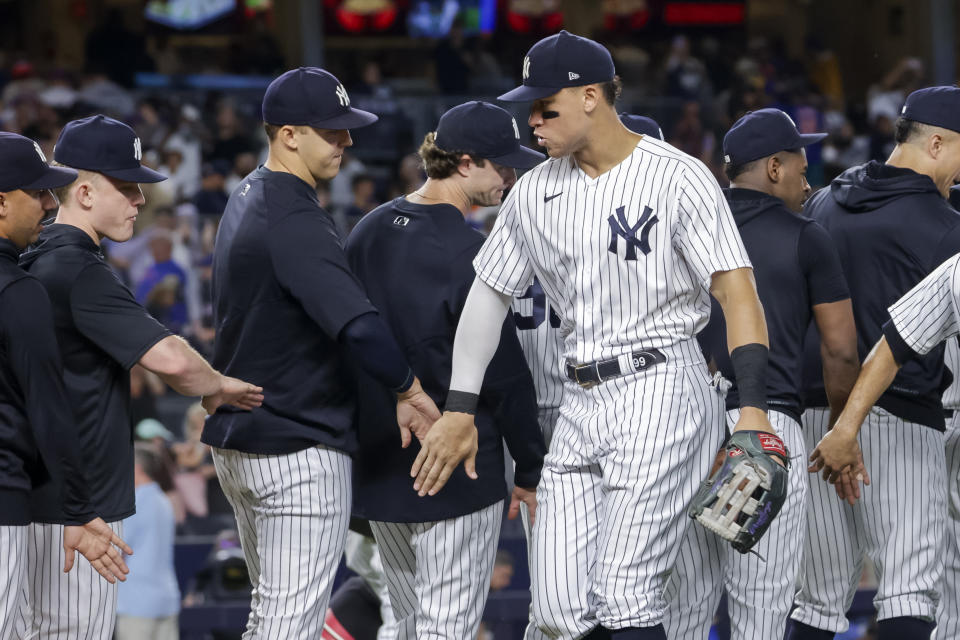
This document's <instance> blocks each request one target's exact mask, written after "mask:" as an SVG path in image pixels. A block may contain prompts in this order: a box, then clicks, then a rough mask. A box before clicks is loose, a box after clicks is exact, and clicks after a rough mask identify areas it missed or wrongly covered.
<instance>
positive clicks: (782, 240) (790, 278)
mask: <svg viewBox="0 0 960 640" xmlns="http://www.w3.org/2000/svg"><path fill="white" fill-rule="evenodd" d="M724 194H725V195H726V198H727V202H729V203H730V211H731V212H732V213H733V219H734V221H735V222H736V223H737V228H738V229H739V230H740V236H741V237H742V238H743V244H744V246H745V247H746V248H747V253H748V254H749V255H750V262H751V263H752V264H753V274H754V279H755V280H756V282H757V294H758V295H759V297H760V302H761V303H762V304H763V313H764V316H765V317H766V320H767V334H768V335H769V338H770V363H769V367H768V368H767V404H768V405H769V407H770V409H772V410H776V411H781V412H783V413H786V414H787V415H789V416H791V417H792V418H794V419H796V420H797V421H798V422H799V420H800V413H801V412H802V408H801V403H800V389H801V372H802V367H801V360H802V357H803V342H804V338H805V336H806V332H807V326H808V325H809V324H810V320H811V317H812V310H811V307H812V306H814V305H818V304H825V303H830V302H837V301H839V300H846V299H847V298H849V297H850V292H849V290H848V289H847V282H846V279H845V278H844V276H843V271H842V269H841V267H840V258H839V256H838V255H837V250H836V248H835V247H834V246H833V243H832V242H831V240H830V236H829V235H828V234H827V232H826V231H825V230H824V229H823V227H821V226H820V225H818V224H817V223H815V222H814V221H813V220H811V219H809V218H805V217H803V216H800V215H797V214H795V213H793V212H791V211H790V210H789V209H787V207H786V205H784V203H783V200H781V199H780V198H776V197H774V196H771V195H767V194H765V193H762V192H760V191H754V190H752V189H726V190H725V191H724ZM700 342H701V345H702V346H703V348H704V353H705V355H706V356H707V358H708V360H709V359H712V360H714V362H716V364H717V368H718V369H719V370H720V372H721V373H722V374H723V376H724V377H725V378H727V379H728V380H730V381H731V382H732V383H733V386H732V387H731V389H730V391H729V392H728V393H727V409H736V408H738V407H739V406H740V395H739V393H738V391H737V386H736V379H735V378H734V375H733V365H732V363H731V362H730V354H729V351H728V349H727V328H726V323H725V322H724V317H723V310H722V309H721V308H720V305H719V304H718V303H717V302H716V300H714V301H713V310H712V311H711V314H710V322H709V324H708V325H707V327H706V329H704V331H703V332H702V333H701V334H700Z"/></svg>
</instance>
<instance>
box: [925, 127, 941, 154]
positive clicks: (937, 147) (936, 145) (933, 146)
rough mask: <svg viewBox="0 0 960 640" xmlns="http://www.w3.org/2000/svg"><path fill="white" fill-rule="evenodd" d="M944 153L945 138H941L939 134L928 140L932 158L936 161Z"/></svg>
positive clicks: (928, 151) (928, 149)
mask: <svg viewBox="0 0 960 640" xmlns="http://www.w3.org/2000/svg"><path fill="white" fill-rule="evenodd" d="M942 151H943V136H941V135H940V134H939V133H934V134H932V135H931V136H930V137H929V138H927V153H929V154H930V157H931V158H933V159H934V160H936V159H937V157H938V156H939V155H940V153H941V152H942Z"/></svg>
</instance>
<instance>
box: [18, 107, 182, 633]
mask: <svg viewBox="0 0 960 640" xmlns="http://www.w3.org/2000/svg"><path fill="white" fill-rule="evenodd" d="M137 149H138V138H137V137H136V134H135V133H134V131H133V129H131V128H130V127H128V126H127V125H125V124H123V123H121V122H118V121H116V120H112V119H110V118H105V117H104V116H93V117H91V118H84V119H82V120H75V121H73V122H70V123H68V124H67V126H65V127H64V129H63V131H62V132H61V134H60V138H59V139H58V140H57V146H56V150H55V152H54V159H55V160H56V161H57V162H59V163H61V164H63V165H66V166H69V167H74V168H83V169H86V170H89V171H96V172H102V173H104V174H105V175H107V176H110V177H113V178H115V179H116V180H123V181H130V182H134V183H137V182H159V181H161V180H165V179H166V178H165V176H163V175H161V174H159V173H157V172H155V171H153V170H151V169H149V168H147V167H142V166H141V165H140V161H139V156H138V151H137ZM61 211H62V209H61ZM103 214H108V212H106V211H104V212H103ZM20 265H21V266H22V267H23V268H24V269H25V270H27V271H28V272H30V273H31V274H32V275H34V276H35V277H36V278H38V279H39V280H40V282H41V283H42V284H43V286H44V288H45V289H46V291H47V294H48V295H49V296H50V302H51V304H52V306H53V319H54V326H55V329H56V333H57V341H58V343H59V347H60V352H61V356H62V358H63V368H64V383H65V386H66V390H67V397H68V398H69V400H70V405H71V406H72V407H73V410H74V414H75V415H76V422H77V428H78V432H79V437H80V454H81V460H82V462H83V472H84V479H85V481H86V483H87V484H88V486H89V491H90V497H91V502H92V506H93V509H94V510H95V511H96V513H97V514H99V516H100V517H101V518H103V520H105V521H106V522H107V523H108V524H109V525H110V526H111V528H112V529H113V530H114V532H115V533H117V534H118V535H121V536H122V528H123V522H122V520H123V519H124V518H126V517H127V516H130V515H132V514H133V512H134V506H135V504H134V487H133V438H132V434H131V430H130V416H129V403H130V374H129V370H130V368H131V367H132V366H133V365H134V364H136V363H137V362H138V361H139V360H140V358H141V357H142V356H143V355H144V354H145V353H146V352H147V351H149V350H150V349H151V348H152V347H153V346H154V345H156V344H157V343H158V342H160V341H161V340H163V339H164V338H166V337H167V336H169V335H170V332H169V331H168V330H167V329H166V328H164V327H163V325H161V324H160V323H159V322H157V321H156V320H154V319H153V318H152V317H150V315H149V314H148V313H147V312H146V310H145V309H144V308H143V307H142V306H141V305H140V304H138V303H137V301H136V300H135V299H134V297H133V294H132V293H131V292H130V290H129V289H127V288H126V287H125V286H124V285H123V284H122V283H121V282H120V280H119V278H118V277H117V276H116V274H115V273H114V272H113V271H112V270H111V268H110V266H109V265H108V264H107V262H106V260H105V259H104V257H103V253H102V252H101V250H100V246H99V244H98V243H97V242H95V241H94V239H93V238H92V237H91V236H90V235H88V232H87V231H86V230H83V229H81V228H80V227H78V226H74V225H72V224H61V223H57V224H51V225H49V226H47V227H46V228H44V230H43V231H42V232H41V233H40V238H39V241H38V242H37V244H36V245H34V246H33V247H32V248H31V249H30V250H29V251H27V252H25V253H24V254H23V255H22V256H21V258H20ZM59 491H60V487H59V486H58V483H50V484H48V485H46V486H44V487H42V488H40V489H38V490H35V491H34V493H33V496H32V497H31V507H32V510H33V523H34V524H32V525H31V526H30V529H31V533H30V540H29V544H28V545H27V558H28V564H29V567H30V572H29V576H28V578H29V582H30V584H29V585H28V590H27V594H26V595H27V597H26V598H25V602H24V607H23V609H22V611H23V615H24V618H25V619H26V621H27V624H28V625H29V627H30V628H29V630H28V632H27V634H26V636H25V637H27V638H50V637H56V635H57V634H62V633H66V634H67V635H68V636H69V637H71V638H90V639H92V638H103V639H107V638H110V637H111V636H112V634H113V626H114V622H115V617H116V605H117V586H116V584H109V583H107V582H105V581H104V580H102V579H101V577H100V576H99V575H98V574H97V572H96V571H95V570H94V569H93V567H92V566H90V564H89V563H86V562H83V561H81V562H80V563H79V565H78V566H77V567H76V568H75V570H73V571H71V572H70V573H68V574H64V573H63V571H62V570H61V567H62V566H63V562H64V552H63V534H64V530H63V525H64V524H69V523H70V521H69V520H68V518H67V516H66V514H65V513H64V512H63V510H62V509H61V507H60V499H59ZM65 603H70V605H69V606H67V605H66V604H65Z"/></svg>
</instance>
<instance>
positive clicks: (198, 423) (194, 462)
mask: <svg viewBox="0 0 960 640" xmlns="http://www.w3.org/2000/svg"><path fill="white" fill-rule="evenodd" d="M206 418H207V412H206V410H204V408H203V407H202V406H201V405H200V403H199V402H197V403H195V404H192V405H190V408H189V409H187V415H186V416H185V417H184V420H183V435H184V441H183V442H176V443H174V444H173V445H172V446H171V451H172V452H173V455H174V457H175V458H176V461H177V472H176V474H175V475H174V478H173V482H174V484H175V485H176V486H177V490H178V491H179V492H180V496H181V497H182V498H183V504H184V507H185V508H186V512H187V518H188V520H189V518H191V517H192V518H205V517H207V514H208V513H209V508H208V504H207V483H208V482H209V481H210V479H211V478H216V475H217V471H216V469H215V468H214V466H213V460H212V459H211V457H210V447H209V446H208V445H205V444H204V443H203V442H201V441H200V436H201V434H202V433H203V423H204V420H206Z"/></svg>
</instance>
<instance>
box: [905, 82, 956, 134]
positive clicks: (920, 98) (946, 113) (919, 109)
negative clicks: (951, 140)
mask: <svg viewBox="0 0 960 640" xmlns="http://www.w3.org/2000/svg"><path fill="white" fill-rule="evenodd" d="M900 115H901V116H902V117H903V118H905V119H907V120H913V121H914V122H921V123H923V124H929V125H932V126H934V127H942V128H944V129H950V130H951V131H960V88H958V87H950V86H940V87H926V88H924V89H917V90H916V91H914V92H913V93H911V94H910V95H909V96H907V101H906V102H905V103H904V105H903V109H901V110H900Z"/></svg>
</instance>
